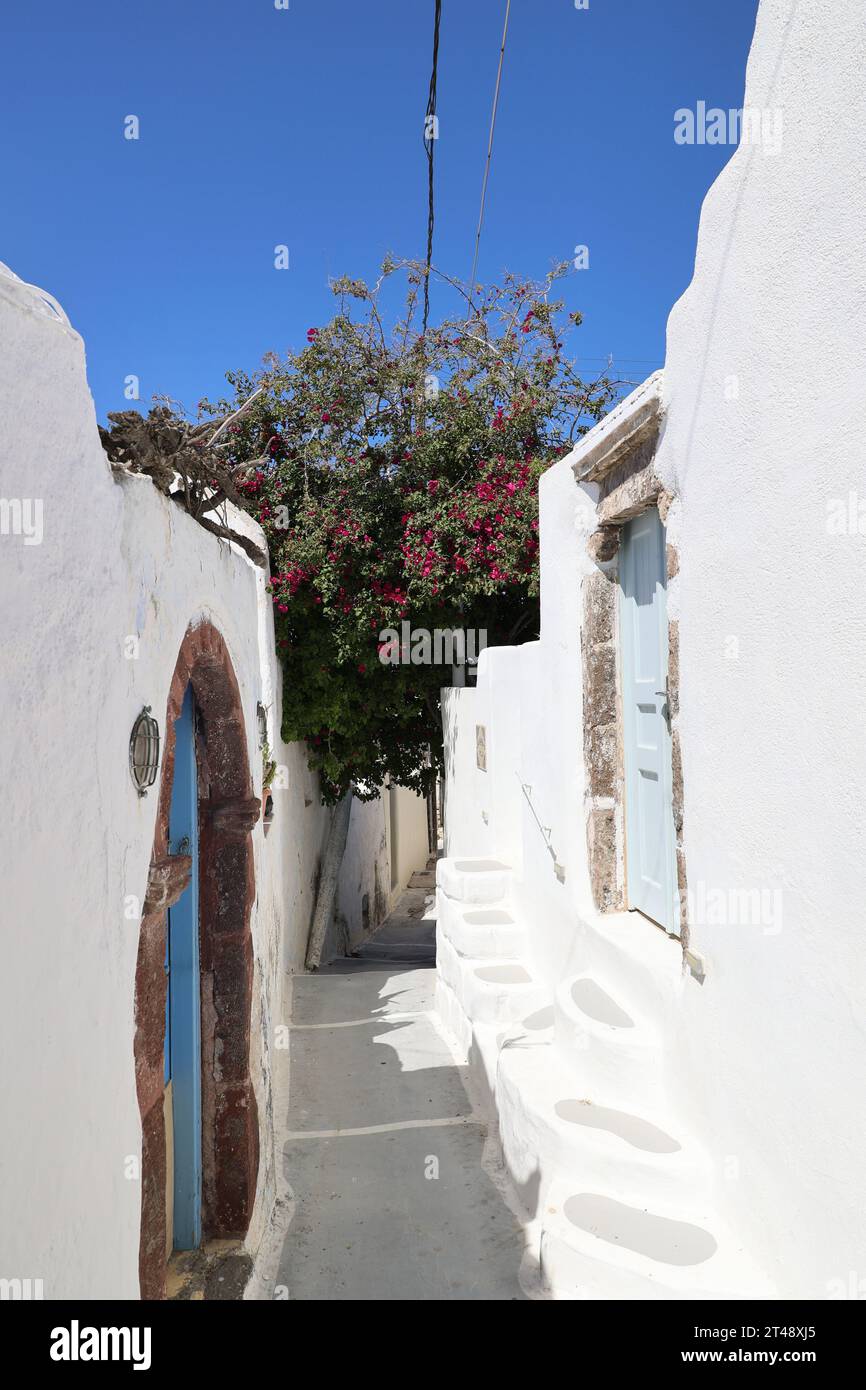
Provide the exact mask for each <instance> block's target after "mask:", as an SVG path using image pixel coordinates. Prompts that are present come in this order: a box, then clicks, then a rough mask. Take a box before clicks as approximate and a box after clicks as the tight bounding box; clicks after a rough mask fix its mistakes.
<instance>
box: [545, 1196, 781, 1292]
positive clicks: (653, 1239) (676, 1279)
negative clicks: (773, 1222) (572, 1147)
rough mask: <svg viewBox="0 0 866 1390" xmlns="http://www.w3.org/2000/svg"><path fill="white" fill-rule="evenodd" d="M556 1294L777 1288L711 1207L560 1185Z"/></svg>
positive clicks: (555, 1209) (549, 1231) (549, 1279)
mask: <svg viewBox="0 0 866 1390" xmlns="http://www.w3.org/2000/svg"><path fill="white" fill-rule="evenodd" d="M541 1270H542V1277H543V1279H544V1282H545V1284H546V1285H547V1287H548V1289H549V1290H550V1291H551V1293H552V1294H553V1297H554V1298H555V1299H740V1298H748V1299H752V1298H755V1299H762V1298H774V1297H776V1291H775V1289H774V1288H773V1286H772V1285H771V1283H770V1282H769V1280H767V1279H766V1278H765V1277H764V1276H763V1275H762V1274H761V1273H760V1272H759V1271H758V1270H757V1269H756V1268H755V1266H754V1264H753V1263H752V1261H751V1260H750V1258H749V1257H748V1256H747V1254H746V1253H745V1251H744V1250H743V1248H742V1245H741V1244H740V1242H739V1241H737V1239H736V1238H735V1237H734V1236H733V1235H732V1234H731V1233H730V1232H729V1231H728V1230H726V1228H725V1227H724V1225H723V1224H722V1223H721V1222H720V1221H719V1219H718V1217H717V1216H715V1215H713V1213H712V1212H709V1211H707V1212H705V1213H704V1214H703V1216H702V1218H701V1219H700V1220H696V1219H694V1218H693V1217H692V1218H690V1219H687V1220H683V1219H679V1218H678V1217H677V1216H675V1215H672V1214H671V1213H670V1211H666V1212H665V1213H664V1214H660V1213H659V1212H658V1211H656V1210H654V1209H653V1208H652V1207H651V1206H649V1205H645V1206H643V1207H641V1206H637V1205H632V1204H627V1203H623V1202H617V1201H616V1200H615V1199H612V1198H611V1197H609V1196H607V1195H605V1194H599V1193H596V1192H593V1191H592V1190H591V1189H583V1188H580V1187H574V1186H572V1187H571V1188H569V1187H568V1186H567V1185H566V1184H563V1183H557V1184H556V1185H555V1187H553V1188H552V1189H551V1190H550V1192H549V1193H548V1198H547V1203H546V1206H545V1211H544V1216H543V1225H542V1235H541Z"/></svg>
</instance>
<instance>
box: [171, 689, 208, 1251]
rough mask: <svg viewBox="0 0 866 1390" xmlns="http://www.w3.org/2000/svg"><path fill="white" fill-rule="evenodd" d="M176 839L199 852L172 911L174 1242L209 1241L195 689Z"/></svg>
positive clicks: (176, 847) (185, 724) (184, 1246)
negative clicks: (204, 1185)
mask: <svg viewBox="0 0 866 1390" xmlns="http://www.w3.org/2000/svg"><path fill="white" fill-rule="evenodd" d="M174 729H175V748H174V779H173V781H172V786H171V806H170V809H169V820H168V837H169V850H170V853H172V854H190V855H191V856H192V877H191V878H190V882H189V886H188V887H187V888H186V889H185V890H184V892H183V894H182V895H181V897H180V898H178V900H177V902H176V903H175V905H174V907H173V908H172V909H171V910H170V912H169V914H168V1002H167V1010H166V1082H168V1081H169V1080H170V1081H171V1089H172V1120H173V1129H174V1141H173V1142H174V1245H175V1249H177V1250H193V1249H195V1247H196V1246H197V1245H199V1244H200V1242H201V974H200V968H199V939H198V777H197V773H196V762H195V700H194V698H193V692H192V687H191V686H188V687H187V691H186V695H185V696H184V701H183V707H182V709H181V714H180V718H179V719H178V720H177V721H176V722H175V726H174Z"/></svg>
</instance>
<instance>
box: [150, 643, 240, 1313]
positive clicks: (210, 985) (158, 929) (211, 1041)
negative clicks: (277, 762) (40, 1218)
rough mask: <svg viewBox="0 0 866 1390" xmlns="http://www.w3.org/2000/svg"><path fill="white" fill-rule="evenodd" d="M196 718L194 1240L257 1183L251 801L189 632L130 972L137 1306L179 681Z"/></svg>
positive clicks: (229, 678) (174, 887)
mask: <svg viewBox="0 0 866 1390" xmlns="http://www.w3.org/2000/svg"><path fill="white" fill-rule="evenodd" d="M188 685H192V688H193V692H194V695H195V700H196V705H197V707H198V710H199V712H200V722H199V728H198V730H197V734H196V758H197V762H198V775H199V791H198V798H199V800H198V805H199V935H200V954H201V991H202V1018H201V1054H202V1240H203V1241H204V1240H206V1239H211V1238H214V1237H229V1236H233V1237H243V1236H244V1235H246V1232H247V1229H248V1227H249V1223H250V1218H251V1216H252V1208H253V1202H254V1200H255V1192H256V1182H257V1177H258V1158H259V1152H258V1148H259V1132H258V1113H257V1107H256V1100H255V1094H254V1091H253V1086H252V1081H251V1078H250V1067H249V1058H250V1019H251V1009H252V986H253V949H252V933H251V927H250V919H251V913H252V906H253V902H254V900H255V873H254V862H253V846H252V838H251V830H252V827H253V826H254V825H255V824H256V821H257V820H258V817H259V812H260V808H261V803H260V801H259V798H258V797H255V796H254V795H253V788H252V781H251V777H250V767H249V758H248V755H247V747H248V744H247V734H246V725H245V720H244V714H243V707H242V704H241V697H240V691H239V688H238V682H237V678H236V676H235V673H234V669H233V667H232V663H231V658H230V657H229V653H228V649H227V647H226V645H225V642H224V641H223V638H222V636H221V635H220V633H219V632H218V631H217V629H216V628H215V627H214V626H213V625H212V624H211V623H210V622H208V621H207V620H203V621H200V622H198V623H195V624H193V625H191V626H190V627H189V628H188V629H187V632H186V635H185V636H184V639H183V642H182V643H181V648H180V651H179V653H178V658H177V662H176V665H175V669H174V674H173V676H172V679H171V685H170V688H169V694H168V701H167V705H166V712H165V722H164V724H163V754H162V772H161V780H160V789H159V805H158V811H157V819H156V830H155V833H154V838H153V849H152V853H151V862H150V869H149V872H148V882H147V891H146V894H145V898H144V908H143V912H142V919H141V930H140V935H139V947H138V960H137V965H136V975H135V1043H134V1055H135V1075H136V1089H137V1093H138V1103H139V1110H140V1113H141V1124H142V1162H141V1193H142V1195H141V1240H140V1246H139V1280H140V1286H141V1297H142V1298H143V1299H158V1298H162V1297H164V1294H165V1267H166V1225H167V1223H166V1181H167V1163H166V1130H165V1117H164V1108H163V1050H164V1045H165V994H166V981H165V970H164V961H165V943H166V931H167V925H168V909H169V908H170V907H171V906H172V904H173V903H175V902H176V901H177V900H178V898H179V897H180V895H181V893H182V892H183V891H184V888H185V887H186V885H187V883H188V881H189V874H190V871H191V860H190V858H189V856H188V855H170V854H169V846H168V814H169V806H170V802H171V785H172V778H173V774H174V743H175V737H174V722H175V720H176V719H177V718H178V716H179V714H180V710H181V706H182V704H183V698H184V694H185V692H186V689H187V686H188Z"/></svg>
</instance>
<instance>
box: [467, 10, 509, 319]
mask: <svg viewBox="0 0 866 1390" xmlns="http://www.w3.org/2000/svg"><path fill="white" fill-rule="evenodd" d="M510 13H511V0H505V25H504V28H503V30H502V46H501V47H500V49H499V68H498V70H497V73H496V91H495V92H494V94H493V111H492V113H491V116H490V137H489V139H488V141H487V159H486V161H485V164H484V180H483V182H482V185H481V210H480V212H479V214H478V230H477V232H476V233H475V255H474V257H473V260H472V274H471V276H470V277H469V307H470V309H471V308H472V296H473V295H474V293H475V272H476V270H477V269H478V247H479V245H480V243H481V227H482V224H483V222H484V201H485V198H486V197H487V179H488V177H489V174H490V160H491V158H492V156H493V132H494V130H495V129H496V110H497V107H498V106H499V86H500V83H501V82H502V62H503V59H504V58H505V41H506V39H507V38H508V16H509V14H510Z"/></svg>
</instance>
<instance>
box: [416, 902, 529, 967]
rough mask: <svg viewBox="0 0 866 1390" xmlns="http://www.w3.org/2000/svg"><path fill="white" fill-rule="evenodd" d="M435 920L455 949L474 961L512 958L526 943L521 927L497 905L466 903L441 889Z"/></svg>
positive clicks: (506, 911) (509, 914)
mask: <svg viewBox="0 0 866 1390" xmlns="http://www.w3.org/2000/svg"><path fill="white" fill-rule="evenodd" d="M436 920H437V921H438V923H439V925H440V927H441V928H442V930H443V932H444V934H445V936H446V937H447V938H448V940H449V941H450V942H451V945H452V946H453V947H454V949H455V950H456V951H457V952H458V953H459V954H460V955H461V956H469V957H471V958H472V959H474V960H514V959H515V958H517V957H518V956H521V955H522V954H523V952H524V949H525V946H526V932H525V930H524V928H523V927H522V926H521V925H520V923H518V922H516V921H515V919H514V917H513V916H512V915H511V912H510V911H509V910H508V908H507V907H504V906H502V905H500V904H496V905H491V906H483V907H478V906H466V905H465V904H464V903H462V902H459V901H458V900H457V899H455V898H449V897H448V895H447V893H444V892H442V890H441V889H440V890H438V891H437V895H436Z"/></svg>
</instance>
